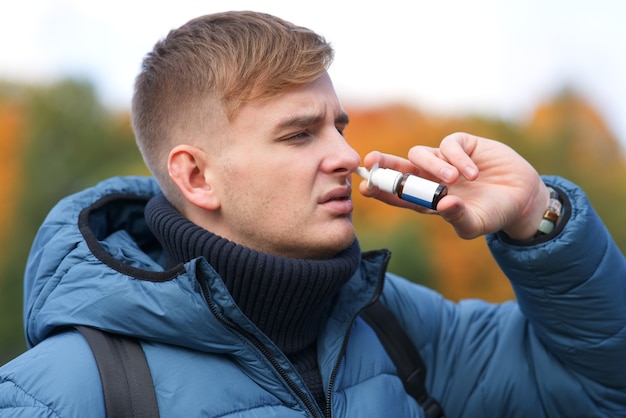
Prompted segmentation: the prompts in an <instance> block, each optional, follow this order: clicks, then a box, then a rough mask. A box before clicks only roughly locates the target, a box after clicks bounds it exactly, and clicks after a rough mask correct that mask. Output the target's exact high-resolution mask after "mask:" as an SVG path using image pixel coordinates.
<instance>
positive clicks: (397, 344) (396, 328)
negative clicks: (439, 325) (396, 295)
mask: <svg viewBox="0 0 626 418" xmlns="http://www.w3.org/2000/svg"><path fill="white" fill-rule="evenodd" d="M361 317H362V318H363V319H364V320H365V322H367V323H368V324H369V326H370V327H372V329H373V330H374V332H376V335H378V339H379V340H380V342H381V343H382V345H383V347H385V350H386V351H387V354H388V355H389V357H391V360H393V362H394V364H395V365H396V368H397V370H398V375H399V376H400V379H402V383H403V385H404V389H405V390H406V391H407V393H408V394H409V395H411V396H412V397H413V398H415V400H416V401H417V403H418V404H419V405H420V406H421V407H422V410H423V411H424V413H425V414H426V417H427V418H443V417H444V412H443V408H442V407H441V405H439V402H437V400H436V399H435V398H433V397H432V396H430V395H429V394H428V391H427V390H426V386H425V382H426V366H425V365H424V361H423V360H422V356H420V353H419V351H418V350H417V348H416V347H415V345H414V344H413V342H412V341H411V339H410V338H409V336H408V335H407V334H406V332H405V331H404V329H403V328H402V327H401V326H400V324H399V323H398V320H397V319H396V317H395V316H394V315H393V313H391V311H390V310H389V309H387V308H386V307H385V306H384V305H383V304H382V303H381V302H380V301H378V300H377V301H376V302H374V303H373V304H372V305H370V306H369V307H367V308H366V309H365V311H363V312H362V313H361Z"/></svg>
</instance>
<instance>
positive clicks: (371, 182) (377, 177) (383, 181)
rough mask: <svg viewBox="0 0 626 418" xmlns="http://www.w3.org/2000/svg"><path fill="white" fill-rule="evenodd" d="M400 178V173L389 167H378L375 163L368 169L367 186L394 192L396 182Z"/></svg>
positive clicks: (396, 185)
mask: <svg viewBox="0 0 626 418" xmlns="http://www.w3.org/2000/svg"><path fill="white" fill-rule="evenodd" d="M401 178H402V173H401V172H399V171H396V170H392V169H390V168H379V167H378V164H375V165H374V166H373V167H372V169H371V170H370V175H369V179H368V182H367V187H368V188H370V189H371V188H372V186H376V187H378V188H379V189H380V190H382V191H384V192H387V193H396V191H397V190H396V188H397V187H398V182H399V181H400V179H401Z"/></svg>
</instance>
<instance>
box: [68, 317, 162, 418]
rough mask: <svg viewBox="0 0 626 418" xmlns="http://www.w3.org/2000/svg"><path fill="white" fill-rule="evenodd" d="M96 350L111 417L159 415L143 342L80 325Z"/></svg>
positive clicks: (97, 362) (150, 417)
mask: <svg viewBox="0 0 626 418" xmlns="http://www.w3.org/2000/svg"><path fill="white" fill-rule="evenodd" d="M76 329H77V330H78V331H80V333H81V334H82V335H83V337H85V339H86V340H87V342H88V343H89V346H90V347H91V351H93V354H94V357H95V358H96V364H97V365H98V372H99V373H100V380H101V381H102V389H103V391H104V404H105V408H106V416H107V417H115V418H127V417H128V418H144V417H145V418H154V417H158V416H159V408H158V404H157V399H156V394H155V391H154V383H153V382H152V376H151V375H150V369H149V368H148V362H147V361H146V356H145V354H144V352H143V350H142V348H141V345H140V344H139V342H138V341H137V340H136V339H134V338H130V337H123V336H121V335H116V334H111V333H108V332H105V331H101V330H98V329H95V328H90V327H85V326H77V327H76Z"/></svg>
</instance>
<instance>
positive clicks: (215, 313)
mask: <svg viewBox="0 0 626 418" xmlns="http://www.w3.org/2000/svg"><path fill="white" fill-rule="evenodd" d="M159 193H161V191H160V189H159V187H158V185H157V183H156V181H155V180H154V179H152V178H149V177H116V178H112V179H109V180H106V181H104V182H102V183H100V184H98V185H96V186H95V187H93V188H90V189H87V190H84V191H82V192H79V193H76V194H74V195H71V196H68V197H67V198H65V199H63V200H61V201H60V202H59V203H58V204H57V205H56V206H55V207H54V208H53V209H52V211H51V212H50V214H49V215H48V217H47V218H46V219H45V221H44V223H43V225H42V226H41V228H40V230H39V232H38V234H37V236H36V238H35V241H34V243H33V246H32V249H31V253H30V256H29V259H28V262H27V266H26V272H25V281H24V326H25V332H26V339H27V344H28V346H29V347H32V346H34V345H36V344H38V343H39V342H40V341H42V340H43V339H45V338H46V337H48V336H49V335H51V334H52V333H54V332H56V331H58V330H59V329H61V328H65V327H71V326H74V325H86V326H92V327H96V328H100V329H103V330H106V331H110V332H114V333H118V334H123V335H130V336H135V337H139V338H141V339H144V340H152V341H157V342H163V343H168V344H175V345H179V346H184V347H188V348H192V349H196V350H200V351H211V352H232V350H233V349H236V347H237V346H238V345H240V344H241V339H240V337H239V336H238V335H237V334H236V333H234V332H233V331H232V329H231V328H229V327H228V326H227V325H226V323H227V322H229V321H230V323H237V324H239V326H240V327H243V328H245V329H247V331H249V332H257V330H256V329H255V327H254V325H253V324H251V323H250V322H249V321H248V320H247V319H246V318H245V316H244V315H243V313H242V312H241V311H240V310H239V308H238V307H237V305H236V304H235V303H234V301H233V300H232V297H231V295H230V293H229V292H228V290H227V288H226V286H225V285H224V283H223V281H222V280H221V278H220V277H219V275H218V274H217V273H216V272H215V270H214V269H213V268H212V267H211V266H210V265H209V264H208V263H207V262H206V260H205V259H204V258H202V257H200V258H197V259H194V260H191V261H190V262H188V263H186V264H184V265H178V266H176V267H174V268H172V269H169V270H164V268H163V266H162V265H161V263H159V261H160V260H161V258H162V257H163V254H162V249H161V246H160V244H159V243H158V241H157V239H156V238H155V237H154V235H152V233H151V232H150V229H149V228H148V227H147V225H146V221H145V218H144V208H145V205H146V204H147V202H148V201H149V200H150V199H151V198H152V197H153V196H155V195H157V194H159ZM374 258H377V257H374ZM370 263H371V262H370V261H368V260H362V267H363V266H364V265H366V266H367V265H369V264H370ZM376 266H378V262H375V263H373V264H372V266H371V268H379V267H376ZM355 276H358V277H353V279H351V280H350V282H352V283H349V284H348V285H347V286H345V288H346V289H348V291H349V292H350V293H353V292H355V291H357V289H356V287H358V288H359V289H358V291H357V293H361V294H362V297H358V298H354V297H353V296H351V297H350V298H347V299H349V300H350V299H351V301H350V302H349V303H348V304H349V305H353V306H352V307H346V309H350V310H351V311H353V312H354V311H356V310H357V309H358V307H357V305H356V304H360V305H361V306H362V304H364V303H367V301H368V300H369V299H370V298H371V297H372V294H373V293H374V292H375V291H376V290H380V286H381V284H380V283H374V282H373V283H365V282H363V281H362V280H360V279H359V278H360V277H361V272H357V274H356V275H355ZM199 278H200V279H199ZM354 279H356V280H354ZM355 286H356V287H355ZM363 287H364V288H363ZM366 289H367V291H365V292H363V290H366ZM353 295H354V293H353ZM207 300H210V301H211V303H207ZM224 318H226V321H224Z"/></svg>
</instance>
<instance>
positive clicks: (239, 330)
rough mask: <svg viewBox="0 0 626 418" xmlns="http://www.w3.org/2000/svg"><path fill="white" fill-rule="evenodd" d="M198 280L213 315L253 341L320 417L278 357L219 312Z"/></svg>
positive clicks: (317, 417) (311, 412)
mask: <svg viewBox="0 0 626 418" xmlns="http://www.w3.org/2000/svg"><path fill="white" fill-rule="evenodd" d="M196 280H198V282H199V283H200V287H201V289H202V294H203V296H204V299H205V300H206V302H207V304H208V305H209V309H210V310H211V312H212V313H213V315H215V317H216V318H217V319H218V320H219V321H220V322H222V323H223V324H224V325H226V326H227V327H229V328H231V329H234V330H235V331H237V332H238V333H240V334H241V335H243V336H244V337H245V338H246V339H248V340H249V341H250V342H251V343H252V345H254V347H256V348H257V349H258V350H259V351H260V352H261V353H262V354H263V356H264V357H265V358H266V359H267V360H268V361H269V362H270V363H271V364H272V366H273V367H274V369H276V371H277V372H278V374H280V376H281V377H282V378H283V379H284V381H285V382H286V383H287V386H289V388H290V389H291V390H292V391H293V392H294V393H295V394H296V395H297V396H298V398H300V400H301V401H302V402H303V403H304V406H305V407H306V409H307V410H308V411H309V413H310V414H311V416H312V417H315V418H320V416H319V414H318V413H317V410H316V407H315V406H314V405H313V403H312V402H311V400H310V399H309V397H308V396H307V394H306V393H305V391H303V390H302V389H301V388H300V387H299V386H298V385H297V384H296V383H295V382H294V381H293V380H291V378H290V377H289V376H288V374H287V372H285V370H284V369H283V368H282V367H281V366H280V365H279V364H278V361H276V358H275V357H274V356H273V355H272V353H270V351H269V350H268V349H267V347H266V346H265V345H264V344H263V343H261V341H259V339H258V338H257V337H256V336H254V335H253V334H251V333H249V332H248V331H246V330H245V329H243V328H241V327H240V326H239V325H237V324H236V323H234V322H232V321H231V320H229V319H228V318H226V317H225V316H224V315H222V314H221V313H220V312H218V310H217V309H216V308H215V304H214V303H213V301H212V300H211V297H210V295H209V290H208V288H207V286H206V284H205V283H203V282H202V281H201V280H199V279H196Z"/></svg>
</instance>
